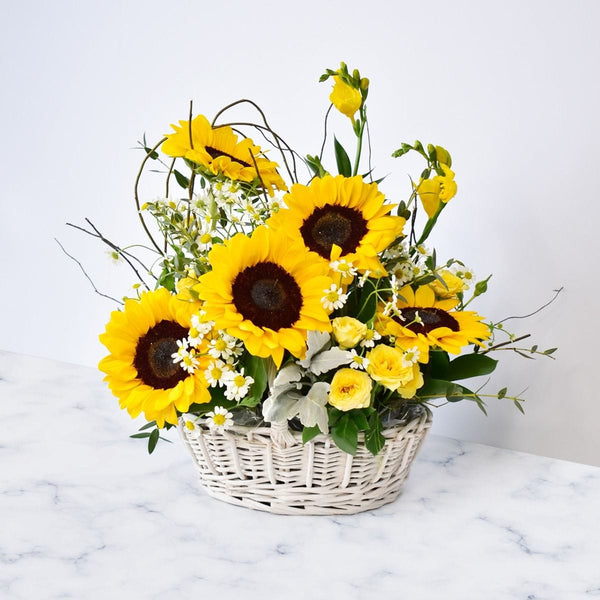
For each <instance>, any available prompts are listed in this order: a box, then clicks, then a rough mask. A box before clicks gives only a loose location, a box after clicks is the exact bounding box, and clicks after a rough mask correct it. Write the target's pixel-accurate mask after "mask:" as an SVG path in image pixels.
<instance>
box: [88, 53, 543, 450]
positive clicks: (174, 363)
mask: <svg viewBox="0 0 600 600" xmlns="http://www.w3.org/2000/svg"><path fill="white" fill-rule="evenodd" d="M329 79H332V80H333V89H332V91H331V95H330V100H331V106H330V108H329V110H328V112H327V116H326V124H327V119H328V118H329V116H330V114H331V113H330V111H331V109H332V108H333V107H334V108H335V109H337V111H339V113H341V115H343V116H344V118H345V119H344V118H342V120H343V121H344V122H346V123H347V124H348V125H349V126H350V127H351V129H352V132H353V136H354V138H355V142H356V147H355V149H354V159H353V160H351V159H350V156H349V153H348V152H347V151H346V149H345V148H344V147H343V146H342V144H341V143H340V142H339V141H338V140H337V139H336V138H334V140H333V150H334V152H333V155H332V156H333V157H334V158H335V169H336V170H337V173H336V172H334V171H333V167H332V165H329V164H325V161H324V159H323V149H324V148H325V145H326V141H327V136H326V139H325V140H323V147H322V149H321V153H320V154H318V155H314V156H312V155H307V156H300V155H299V154H297V153H296V152H295V151H294V150H292V148H291V147H290V146H289V145H288V144H287V143H286V142H285V140H284V139H283V138H282V137H281V136H280V135H279V134H278V133H276V132H275V131H274V130H273V129H272V128H271V126H270V125H269V123H268V121H267V119H266V118H265V116H264V114H263V112H262V111H261V109H260V108H259V107H258V106H257V105H256V104H254V103H253V102H251V101H248V100H240V101H238V102H235V103H233V104H231V105H229V106H227V107H225V108H224V109H223V110H221V111H220V112H219V113H218V114H217V115H216V117H215V118H214V119H213V120H212V121H209V120H208V119H207V118H206V117H205V116H203V115H197V116H194V115H193V112H192V106H191V105H190V113H189V118H188V120H182V121H179V124H178V125H173V126H172V129H173V131H172V132H171V133H168V134H166V135H165V137H164V138H163V139H161V140H160V141H159V142H158V143H157V144H156V145H155V146H154V147H149V146H148V145H147V144H146V141H145V138H144V141H143V143H142V144H141V146H142V148H143V150H144V159H143V163H142V166H141V169H140V173H139V174H138V177H137V180H136V193H135V200H136V204H137V209H138V212H139V217H140V220H141V223H142V226H143V228H144V230H145V232H146V233H147V235H148V237H149V240H150V245H151V248H150V250H151V252H152V253H153V255H154V256H155V260H154V266H153V267H152V268H146V267H145V266H144V264H143V263H142V261H141V260H140V259H139V258H137V257H134V256H133V254H132V253H131V252H130V250H128V249H123V248H120V247H118V246H116V245H115V244H112V243H110V242H108V243H109V245H110V246H111V250H112V252H113V254H114V257H115V258H116V259H122V260H126V261H127V262H128V263H129V264H130V265H131V266H132V268H134V270H135V271H136V273H137V274H138V275H141V276H140V282H139V283H137V284H136V286H135V288H136V293H135V295H134V296H135V297H130V298H126V299H124V303H123V306H122V307H121V308H120V309H119V310H116V311H114V312H113V313H112V315H111V318H110V322H109V323H108V324H107V326H106V331H105V332H104V333H103V334H102V335H101V336H100V340H101V342H102V343H103V344H104V345H105V346H106V348H107V349H108V351H109V354H108V356H106V358H104V359H103V360H102V361H101V362H100V365H99V367H100V369H101V370H102V371H103V372H104V373H105V374H106V377H105V380H106V382H107V383H108V386H109V387H110V389H111V390H112V392H113V393H114V395H115V396H117V397H118V398H119V402H120V406H121V408H124V409H126V410H127V411H128V413H129V414H130V415H131V417H133V418H135V417H138V416H139V415H143V416H144V417H145V419H146V420H147V421H148V423H147V424H146V425H144V426H143V427H142V428H141V430H140V431H139V433H137V434H135V435H133V436H132V437H138V438H147V440H148V449H149V451H150V452H152V451H153V450H154V447H155V446H156V443H157V441H158V439H159V438H160V432H161V430H162V429H168V428H170V427H173V426H175V425H177V424H178V423H180V424H183V426H184V427H186V428H187V429H188V430H190V431H194V430H198V429H200V428H204V429H206V428H210V429H211V430H214V431H216V432H222V431H227V430H228V429H229V428H231V427H232V426H233V425H234V424H236V423H241V424H244V425H250V426H252V425H258V424H263V423H271V424H282V423H283V424H285V423H288V422H289V426H290V427H291V428H293V429H296V430H297V431H301V432H302V440H303V442H304V443H306V442H308V441H309V440H311V439H313V438H314V437H315V436H318V435H319V434H329V435H330V436H331V438H332V439H333V441H334V443H335V444H336V445H337V446H338V447H339V448H340V449H342V450H343V451H344V452H346V453H349V454H354V453H355V452H356V449H357V445H358V443H359V434H362V435H361V436H360V439H361V440H364V444H365V446H366V447H367V448H368V450H369V451H370V452H371V453H372V454H377V453H379V452H380V451H381V450H382V448H383V447H384V445H385V438H384V436H383V435H382V431H383V430H384V429H385V428H386V427H388V426H389V425H390V424H391V423H394V422H397V420H398V419H401V418H402V416H403V415H404V414H405V413H406V410H407V409H408V408H410V407H412V406H415V405H426V406H438V405H440V404H442V403H447V402H456V401H460V400H470V401H473V402H475V403H476V404H477V406H479V408H480V409H481V410H483V411H484V412H485V399H486V398H488V397H495V398H507V399H509V400H511V401H512V402H514V404H515V406H516V407H517V408H519V410H521V411H522V406H521V404H522V402H523V399H522V398H521V397H520V395H516V396H509V395H508V394H507V390H506V388H503V389H500V390H499V391H498V392H496V393H493V394H484V393H482V392H481V389H479V388H478V389H472V386H467V385H465V384H464V381H465V380H468V379H471V378H476V377H480V376H483V375H488V374H490V373H491V372H492V371H493V370H494V369H495V367H496V364H497V360H496V359H495V358H492V353H493V352H494V351H495V350H499V349H503V350H506V349H512V350H514V351H516V352H518V353H521V354H524V355H526V356H528V357H530V356H531V355H535V354H543V355H546V356H551V355H552V353H553V352H554V351H555V349H554V348H552V349H548V350H543V351H542V350H539V349H538V348H537V346H533V347H531V348H527V349H525V348H521V347H519V346H518V345H516V344H517V343H518V341H520V340H521V339H523V337H527V336H522V337H517V336H516V335H515V334H513V333H511V332H509V331H507V330H506V328H505V326H504V324H503V321H496V322H494V321H486V320H485V319H484V317H482V316H480V315H479V314H478V313H477V312H474V311H473V310H470V305H471V302H472V301H473V300H474V299H475V298H477V297H478V296H480V295H481V294H483V293H484V292H486V291H487V287H488V281H489V279H490V277H487V278H485V279H483V280H479V281H477V280H476V278H475V275H474V274H473V272H472V271H471V270H470V269H469V268H468V267H466V266H465V263H463V262H462V261H461V260H458V259H455V258H450V259H448V260H445V261H442V262H440V260H439V254H438V252H437V251H436V250H430V249H428V248H427V247H426V246H425V242H426V241H427V240H428V238H429V236H430V234H431V232H432V231H433V229H434V227H435V225H436V223H437V221H438V219H439V217H440V215H441V214H442V212H443V211H444V210H445V209H446V208H447V206H448V205H449V202H450V201H451V200H452V199H453V198H454V196H455V195H456V193H457V184H456V182H455V179H454V172H453V170H452V158H451V155H450V153H449V152H448V150H446V149H445V148H444V147H442V146H440V145H432V144H429V145H427V146H425V145H423V144H422V143H421V142H419V141H416V142H415V143H414V144H407V143H404V144H402V145H401V147H400V148H399V149H398V150H396V152H394V154H393V156H395V157H400V156H402V155H404V154H407V153H409V152H410V153H416V154H418V155H419V156H420V157H421V158H422V160H423V165H424V166H423V171H422V172H421V174H420V176H419V177H418V178H416V179H414V180H412V186H411V188H410V189H408V191H407V198H406V200H404V201H400V202H398V203H390V202H388V201H387V200H386V196H385V195H384V193H383V191H381V189H380V183H382V182H381V180H374V179H373V169H372V168H371V165H370V158H369V165H368V167H367V166H365V165H364V163H365V161H366V159H365V156H364V155H363V154H364V152H363V142H364V141H365V140H366V139H367V137H368V127H367V123H368V121H367V104H366V101H367V97H368V93H369V86H370V83H369V80H368V79H366V78H364V77H361V75H360V73H359V72H358V70H354V71H353V72H352V73H351V72H350V71H349V70H348V68H347V67H346V65H345V64H344V63H342V64H341V66H340V68H339V69H337V70H331V69H327V70H326V72H325V73H324V74H323V75H322V76H321V79H320V80H321V81H322V82H323V81H327V80H329ZM241 104H245V105H248V106H251V107H253V109H256V110H257V112H258V114H259V115H260V116H261V121H260V122H259V123H251V122H250V123H249V122H246V121H245V122H235V121H233V122H222V121H223V120H224V115H225V114H226V113H227V112H228V111H229V110H230V109H231V108H233V107H234V106H238V105H241ZM346 119H347V120H346ZM248 129H250V130H253V131H254V132H255V133H256V134H259V135H261V136H262V137H263V138H264V139H265V140H266V142H267V143H268V144H269V145H270V146H271V148H270V151H268V150H266V149H262V148H261V147H259V146H258V145H256V144H255V142H254V141H253V140H252V139H251V138H250V137H248V136H247V135H245V134H244V133H243V131H247V130H248ZM326 131H327V128H326ZM273 152H276V153H277V156H278V160H280V162H275V161H274V160H272V158H271V157H272V153H273ZM149 162H152V163H155V164H156V165H157V166H158V170H159V171H161V169H162V172H163V174H164V176H165V183H166V193H165V197H164V198H161V199H156V200H153V201H147V202H145V203H143V204H141V203H140V200H139V194H138V182H139V180H140V176H141V175H142V172H143V171H144V169H145V168H146V166H147V164H148V163H149ZM331 162H333V158H332V160H331ZM300 168H305V176H304V179H303V180H301V177H300V176H299V174H298V171H299V169H300ZM286 179H287V182H286ZM173 188H176V189H175V190H174V189H173ZM422 212H424V214H422ZM149 223H150V225H149ZM96 233H98V232H97V231H96ZM98 236H99V237H102V239H104V241H107V240H106V239H105V238H103V236H100V234H98ZM149 277H152V278H154V280H155V283H154V284H153V285H148V284H147V283H145V281H144V280H145V279H146V278H149ZM499 336H504V337H503V338H500V337H499Z"/></svg>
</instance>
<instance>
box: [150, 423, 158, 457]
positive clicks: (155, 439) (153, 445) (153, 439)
mask: <svg viewBox="0 0 600 600" xmlns="http://www.w3.org/2000/svg"><path fill="white" fill-rule="evenodd" d="M159 436H160V431H159V430H158V429H154V430H153V431H152V433H151V434H150V437H149V438H148V454H152V453H153V452H154V448H156V444H157V443H158V437H159Z"/></svg>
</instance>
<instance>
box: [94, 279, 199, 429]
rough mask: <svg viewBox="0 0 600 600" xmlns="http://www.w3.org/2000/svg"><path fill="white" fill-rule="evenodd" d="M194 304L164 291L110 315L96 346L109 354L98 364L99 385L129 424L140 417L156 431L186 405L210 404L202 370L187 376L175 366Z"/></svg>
mask: <svg viewBox="0 0 600 600" xmlns="http://www.w3.org/2000/svg"><path fill="white" fill-rule="evenodd" d="M198 307H199V305H198V304H197V303H191V302H185V301H183V300H181V299H179V298H177V297H176V296H172V295H171V294H170V293H169V291H168V290H166V289H165V288H160V289H158V290H156V291H154V292H145V293H143V294H142V295H141V297H140V299H139V300H127V301H126V302H125V307H124V309H123V310H122V311H114V312H113V313H112V314H111V318H110V321H109V323H108V324H107V326H106V331H105V333H103V334H102V335H101V336H100V341H101V342H102V343H103V344H104V345H105V346H106V347H107V348H108V350H109V352H110V354H109V355H108V356H106V357H105V358H104V359H102V360H101V361H100V364H99V365H98V367H99V369H100V370H101V371H103V372H104V373H106V377H105V378H104V381H106V382H107V383H108V387H109V388H110V389H111V391H112V393H113V394H114V395H115V396H116V397H117V398H119V405H120V406H121V408H125V409H127V412H128V413H129V414H130V415H131V417H132V418H135V417H137V416H138V415H139V414H140V413H142V412H143V413H144V415H145V417H146V419H147V420H148V421H156V424H157V425H158V427H164V425H165V422H167V423H171V424H172V425H176V424H177V415H178V412H179V413H184V412H186V411H187V409H188V408H189V407H190V405H191V404H192V403H199V404H203V403H205V402H210V393H209V391H208V389H207V387H208V386H207V384H206V381H205V380H204V376H203V374H202V373H203V372H204V368H202V367H203V365H202V364H201V363H202V361H203V360H205V359H203V358H200V359H199V368H197V369H196V370H195V371H194V372H193V373H188V372H187V371H186V370H185V369H184V368H182V366H180V365H179V364H177V363H175V362H174V361H173V358H172V354H173V353H176V352H177V350H178V346H177V341H178V340H182V339H185V338H187V336H188V332H189V329H190V326H191V316H192V314H193V313H194V312H195V311H197V310H198Z"/></svg>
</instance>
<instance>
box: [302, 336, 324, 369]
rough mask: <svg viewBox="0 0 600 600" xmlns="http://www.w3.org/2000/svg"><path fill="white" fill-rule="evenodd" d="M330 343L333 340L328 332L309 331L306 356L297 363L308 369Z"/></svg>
mask: <svg viewBox="0 0 600 600" xmlns="http://www.w3.org/2000/svg"><path fill="white" fill-rule="evenodd" d="M330 342H331V338H330V337H329V334H328V333H327V332H326V331H309V332H308V335H307V339H306V356H305V357H304V358H303V359H302V360H299V361H297V362H298V364H299V365H300V366H302V367H304V368H305V369H308V368H309V367H310V361H311V359H312V357H313V356H314V355H315V354H318V353H319V352H321V351H322V350H324V349H325V348H326V347H327V345H328V344H329V343H330Z"/></svg>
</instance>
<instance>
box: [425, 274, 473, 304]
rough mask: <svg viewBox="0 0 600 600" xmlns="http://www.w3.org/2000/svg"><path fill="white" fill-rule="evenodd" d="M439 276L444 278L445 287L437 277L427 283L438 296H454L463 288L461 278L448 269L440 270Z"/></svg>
mask: <svg viewBox="0 0 600 600" xmlns="http://www.w3.org/2000/svg"><path fill="white" fill-rule="evenodd" d="M440 277H441V278H442V279H443V280H444V283H445V284H446V287H444V286H443V285H442V283H441V282H440V281H438V280H437V279H436V280H435V281H433V282H431V283H430V284H429V287H430V288H431V289H432V290H433V291H434V292H435V294H436V296H438V297H439V298H454V297H455V296H456V294H457V293H458V292H462V291H463V290H464V289H465V284H464V282H463V280H462V279H461V278H460V277H457V276H456V275H455V274H454V273H451V272H450V271H447V270H444V271H442V272H441V273H440Z"/></svg>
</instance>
